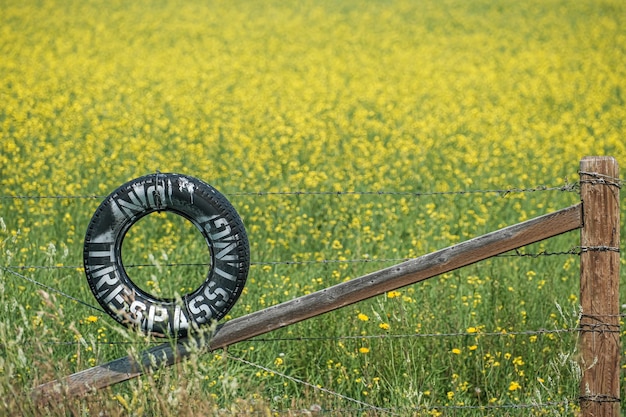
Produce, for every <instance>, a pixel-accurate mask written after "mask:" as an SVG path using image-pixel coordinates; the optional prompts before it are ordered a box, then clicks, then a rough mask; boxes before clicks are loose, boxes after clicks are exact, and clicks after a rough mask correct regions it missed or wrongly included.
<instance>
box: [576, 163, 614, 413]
mask: <svg viewBox="0 0 626 417" xmlns="http://www.w3.org/2000/svg"><path fill="white" fill-rule="evenodd" d="M619 191H620V180H619V166H618V164H617V161H616V160H615V159H614V158H612V157H585V158H583V159H582V160H581V161H580V196H581V200H582V205H583V227H582V228H581V232H580V236H581V238H580V245H581V248H580V250H581V254H580V303H581V306H582V316H581V318H580V345H579V346H580V350H581V352H580V353H581V369H582V379H581V382H580V406H581V411H582V414H581V415H582V416H583V417H592V416H593V417H599V416H603V417H612V416H614V417H617V416H619V414H620V381H619V378H620V324H619V321H620V320H619V319H620V316H619V279H620V273H619V269H620V253H619V250H620V249H619V247H620V222H619V217H620V212H619V196H620V195H619Z"/></svg>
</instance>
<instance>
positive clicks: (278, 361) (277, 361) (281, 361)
mask: <svg viewBox="0 0 626 417" xmlns="http://www.w3.org/2000/svg"><path fill="white" fill-rule="evenodd" d="M283 363H285V361H284V360H283V358H276V359H274V365H275V366H280V365H282V364H283Z"/></svg>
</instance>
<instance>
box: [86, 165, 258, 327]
mask: <svg viewBox="0 0 626 417" xmlns="http://www.w3.org/2000/svg"><path fill="white" fill-rule="evenodd" d="M155 211H169V212H173V213H176V214H178V215H180V216H183V217H185V218H187V219H188V220H189V221H191V222H192V223H193V224H194V225H195V226H196V228H198V230H199V231H200V232H201V233H202V235H203V237H204V239H205V241H206V243H207V245H208V247H209V255H208V259H210V266H209V272H208V274H207V277H206V279H205V280H204V282H203V283H202V285H200V287H198V288H197V289H196V290H194V291H192V292H191V293H188V294H184V295H181V297H180V298H177V299H167V298H159V297H156V296H154V295H152V294H149V293H147V292H146V291H144V290H142V289H141V288H139V287H138V286H137V285H136V284H135V283H134V282H133V281H132V280H131V279H130V278H129V276H128V274H127V273H126V270H125V269H124V265H123V264H122V249H121V248H122V241H123V240H124V236H125V235H126V233H127V232H128V230H129V229H130V228H131V227H132V226H133V224H135V223H136V222H137V221H138V220H139V219H141V218H142V217H144V216H146V215H148V214H150V213H153V212H155ZM83 260H84V265H85V274H86V276H87V282H88V283H89V287H90V288H91V291H92V292H93V294H94V296H95V297H96V300H98V302H99V303H100V305H101V306H102V307H103V308H104V309H105V310H106V312H107V313H109V314H110V315H111V317H113V318H114V319H115V320H117V321H118V322H119V323H122V324H124V325H126V326H128V327H137V328H139V329H141V330H142V331H143V332H145V333H150V334H153V335H157V336H165V337H182V336H185V335H186V334H187V333H188V331H190V330H191V329H194V328H196V327H197V326H204V325H207V324H210V323H212V322H214V321H217V320H220V319H221V318H223V317H224V316H225V315H226V313H228V311H229V310H230V309H231V308H232V306H233V305H234V303H235V301H237V299H238V298H239V295H241V292H242V290H243V287H244V284H245V282H246V278H247V276H248V270H249V267H250V246H249V243H248V237H247V235H246V231H245V228H244V225H243V222H242V221H241V218H240V217H239V215H238V214H237V212H236V211H235V209H234V208H233V206H232V205H231V204H230V203H229V202H228V200H227V199H226V198H225V197H224V196H223V195H222V194H220V193H219V192H218V191H217V190H215V189H214V188H213V187H211V186H210V185H208V184H206V183H204V182H202V181H200V180H198V179H196V178H193V177H189V176H185V175H180V174H161V173H157V174H153V175H147V176H144V177H141V178H137V179H134V180H132V181H129V182H127V183H126V184H124V185H122V186H120V187H119V188H118V189H117V190H115V191H114V192H113V193H111V194H110V195H109V196H108V197H107V198H106V199H105V200H104V201H103V202H102V203H101V204H100V206H99V207H98V209H97V210H96V212H95V213H94V215H93V217H92V219H91V221H90V222H89V226H88V228H87V233H86V235H85V244H84V247H83Z"/></svg>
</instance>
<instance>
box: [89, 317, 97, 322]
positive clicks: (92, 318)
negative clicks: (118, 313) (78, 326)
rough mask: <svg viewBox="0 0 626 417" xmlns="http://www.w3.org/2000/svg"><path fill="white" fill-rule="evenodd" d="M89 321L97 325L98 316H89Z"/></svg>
mask: <svg viewBox="0 0 626 417" xmlns="http://www.w3.org/2000/svg"><path fill="white" fill-rule="evenodd" d="M87 321H88V322H89V323H95V322H97V321H98V317H96V316H89V317H87Z"/></svg>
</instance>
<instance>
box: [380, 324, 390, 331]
mask: <svg viewBox="0 0 626 417" xmlns="http://www.w3.org/2000/svg"><path fill="white" fill-rule="evenodd" d="M378 327H380V328H381V329H383V330H389V324H387V323H380V324H379V325H378Z"/></svg>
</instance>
